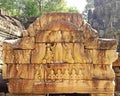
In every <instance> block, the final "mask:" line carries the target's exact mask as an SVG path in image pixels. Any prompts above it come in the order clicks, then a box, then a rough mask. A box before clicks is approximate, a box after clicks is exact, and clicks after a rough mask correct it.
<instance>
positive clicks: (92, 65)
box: [3, 13, 116, 94]
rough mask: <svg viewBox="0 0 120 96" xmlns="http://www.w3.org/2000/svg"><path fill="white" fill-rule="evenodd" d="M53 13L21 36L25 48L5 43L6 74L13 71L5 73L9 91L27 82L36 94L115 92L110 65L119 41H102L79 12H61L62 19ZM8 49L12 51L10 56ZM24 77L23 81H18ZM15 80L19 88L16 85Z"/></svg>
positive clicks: (35, 23) (40, 19) (32, 25)
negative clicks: (8, 82) (14, 85)
mask: <svg viewBox="0 0 120 96" xmlns="http://www.w3.org/2000/svg"><path fill="white" fill-rule="evenodd" d="M52 14H53V16H58V14H57V13H56V14H54V13H52ZM52 14H49V13H48V14H47V15H43V16H42V17H43V18H42V17H41V18H38V19H37V20H36V21H35V22H34V23H33V24H31V26H29V28H28V30H27V32H26V33H25V34H24V35H23V36H24V37H23V38H22V39H21V40H22V43H21V45H20V46H22V47H20V48H18V49H15V48H14V47H10V48H9V46H12V45H11V44H7V45H4V50H3V53H4V61H6V62H5V63H6V64H7V65H8V66H5V67H6V68H4V69H5V71H6V73H5V71H4V75H6V74H8V72H9V71H10V73H9V74H8V75H6V76H5V77H6V78H9V79H10V85H9V86H10V90H11V89H12V90H11V91H10V92H14V91H16V90H20V88H22V87H24V84H25V85H26V83H27V81H30V83H29V84H31V85H30V86H31V88H28V89H30V90H32V91H31V92H33V94H34V92H35V93H37V92H38V94H43V93H46V92H48V93H49V92H54V93H55V92H59V93H61V92H64V93H65V92H68V93H69V92H70V93H71V92H78V93H79V92H80V93H92V92H94V91H95V90H96V92H99V91H100V92H106V90H107V92H108V93H110V92H112V91H113V90H114V86H113V83H112V81H113V79H114V72H113V70H112V68H111V67H110V64H111V63H112V61H113V60H115V58H116V55H115V54H116V53H115V48H116V41H115V40H114V42H113V40H111V41H110V40H102V39H101V40H102V41H101V40H100V43H99V39H98V36H97V32H96V31H95V30H93V29H92V28H91V26H90V25H89V24H87V23H85V22H84V21H83V20H82V18H81V16H78V15H77V14H64V13H61V16H62V18H61V16H58V17H57V18H52ZM59 15H60V14H59ZM78 17H79V18H78ZM59 19H60V20H59ZM55 20H56V21H55ZM77 20H81V21H79V22H77ZM73 22H74V23H73ZM78 26H79V28H78ZM27 33H28V35H27ZM28 36H29V37H28ZM30 38H33V39H30ZM24 40H25V41H26V42H25V43H24ZM29 40H30V41H29ZM28 41H29V44H28ZM108 42H109V44H108ZM111 42H112V44H111ZM103 44H107V47H106V46H104V45H103ZM8 45H9V46H8ZM29 45H32V46H31V47H29ZM111 46H112V47H111ZM111 48H112V49H111ZM8 49H9V50H8ZM101 49H102V50H101ZM7 50H8V51H7ZM7 52H9V53H11V54H9V55H8V56H7ZM113 53H114V54H113ZM111 54H113V55H111ZM114 56H115V57H114ZM96 57H97V58H96ZM112 57H113V58H112ZM9 59H11V60H9ZM15 61H16V62H15ZM14 63H15V64H14ZM10 64H11V65H10ZM18 65H19V66H18ZM13 70H14V71H13ZM111 74H112V75H111ZM21 78H22V79H23V81H22V82H24V84H23V83H21V82H18V81H19V79H20V80H21ZM11 79H13V80H11ZM15 81H16V82H17V83H16V84H18V83H19V84H18V85H17V86H20V87H16V88H15V87H14V88H13V86H12V84H13V83H14V82H15ZM103 81H105V83H102V82H103ZM109 81H111V82H109ZM25 82H26V83H25ZM108 82H109V84H110V86H109V84H108ZM107 84H108V85H107ZM21 85H22V86H21ZM25 87H29V86H28V85H26V86H25ZM73 87H74V88H73ZM108 87H110V88H108ZM104 88H106V89H104ZM14 89H15V90H14ZM36 90H37V91H36ZM22 92H23V93H26V92H27V90H26V89H25V91H22ZM18 93H21V92H20V91H19V92H18Z"/></svg>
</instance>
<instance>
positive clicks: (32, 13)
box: [0, 0, 78, 18]
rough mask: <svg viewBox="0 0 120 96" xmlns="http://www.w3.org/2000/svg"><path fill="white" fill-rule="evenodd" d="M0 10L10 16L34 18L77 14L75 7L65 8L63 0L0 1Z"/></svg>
mask: <svg viewBox="0 0 120 96" xmlns="http://www.w3.org/2000/svg"><path fill="white" fill-rule="evenodd" d="M0 8H2V9H4V10H5V11H6V12H8V13H9V14H10V15H11V16H15V15H17V16H25V17H27V18H29V17H36V16H39V15H41V14H42V13H43V12H78V10H77V8H75V7H66V2H65V0H0Z"/></svg>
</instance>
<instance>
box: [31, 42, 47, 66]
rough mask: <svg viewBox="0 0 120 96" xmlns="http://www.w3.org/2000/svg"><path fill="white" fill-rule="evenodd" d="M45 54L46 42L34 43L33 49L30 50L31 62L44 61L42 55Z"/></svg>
mask: <svg viewBox="0 0 120 96" xmlns="http://www.w3.org/2000/svg"><path fill="white" fill-rule="evenodd" d="M45 55H46V44H45V43H43V44H36V45H35V50H33V51H32V55H31V63H33V64H34V63H38V64H40V63H44V62H46V60H44V57H45Z"/></svg>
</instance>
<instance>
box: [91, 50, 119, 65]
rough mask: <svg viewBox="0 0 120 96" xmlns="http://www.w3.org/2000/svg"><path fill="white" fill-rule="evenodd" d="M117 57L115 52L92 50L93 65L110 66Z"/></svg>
mask: <svg viewBox="0 0 120 96" xmlns="http://www.w3.org/2000/svg"><path fill="white" fill-rule="evenodd" d="M117 57H118V56H117V53H116V50H93V64H112V62H114V61H115V60H116V59H117Z"/></svg>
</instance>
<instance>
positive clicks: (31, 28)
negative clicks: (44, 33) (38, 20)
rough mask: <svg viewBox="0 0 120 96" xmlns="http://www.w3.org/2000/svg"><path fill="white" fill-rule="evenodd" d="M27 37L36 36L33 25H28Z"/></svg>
mask: <svg viewBox="0 0 120 96" xmlns="http://www.w3.org/2000/svg"><path fill="white" fill-rule="evenodd" d="M27 31H28V33H29V36H31V37H34V36H35V35H36V33H35V30H34V26H33V24H30V25H29V27H28V29H27Z"/></svg>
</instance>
